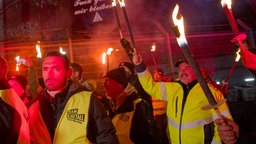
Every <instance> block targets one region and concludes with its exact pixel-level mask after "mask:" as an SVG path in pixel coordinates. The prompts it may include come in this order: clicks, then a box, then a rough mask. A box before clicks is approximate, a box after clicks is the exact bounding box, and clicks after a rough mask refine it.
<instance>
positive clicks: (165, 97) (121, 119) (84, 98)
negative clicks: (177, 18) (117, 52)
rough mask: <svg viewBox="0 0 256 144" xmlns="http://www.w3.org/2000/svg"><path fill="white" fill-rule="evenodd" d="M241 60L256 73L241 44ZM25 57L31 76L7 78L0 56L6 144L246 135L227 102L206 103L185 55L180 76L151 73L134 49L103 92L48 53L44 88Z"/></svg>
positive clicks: (216, 92)
mask: <svg viewBox="0 0 256 144" xmlns="http://www.w3.org/2000/svg"><path fill="white" fill-rule="evenodd" d="M242 60H243V64H244V66H245V67H246V68H248V69H250V70H251V71H252V72H254V74H255V71H256V66H255V64H256V63H255V62H256V55H255V54H253V53H251V52H250V51H248V50H242ZM26 62H27V63H26V65H27V66H28V69H29V72H28V76H22V75H13V76H10V77H9V78H8V77H7V73H8V64H7V62H6V60H5V59H4V58H2V57H0V87H1V90H0V91H1V93H0V109H1V110H0V134H1V139H0V143H3V144H14V143H19V144H28V143H40V144H51V143H56V144H57V143H64V144H66V143H104V144H105V143H107V144H108V143H109V144H118V143H120V144H126V143H127V144H132V143H136V144H168V143H172V144H181V143H185V144H189V143H205V144H210V143H219V144H221V143H226V144H233V143H237V142H239V139H240V137H241V136H242V135H243V132H242V131H240V129H239V125H238V124H236V122H234V121H233V119H232V115H231V113H230V111H229V107H228V105H227V104H226V103H223V104H221V105H220V106H218V107H215V108H212V109H207V110H205V109H204V110H203V109H202V107H204V106H205V105H207V104H208V100H207V97H206V96H205V94H204V92H203V88H202V87H201V86H200V84H199V82H198V81H197V78H196V76H195V73H194V70H193V69H192V67H191V66H190V64H189V63H188V62H187V61H186V60H180V61H178V62H176V63H175V67H176V68H177V69H178V78H177V79H175V80H170V79H168V77H164V74H163V71H162V70H160V69H156V70H155V71H154V73H153V74H152V73H151V72H150V70H149V69H148V68H147V65H146V64H145V62H144V61H143V58H142V57H141V55H140V54H139V53H137V52H136V51H135V52H134V53H133V55H132V63H131V62H121V63H120V64H119V66H118V67H116V68H114V69H111V70H109V71H108V72H107V73H106V74H105V75H104V76H103V78H102V81H103V83H104V84H103V87H104V89H105V92H106V94H105V96H99V95H98V94H97V92H96V87H97V84H96V82H95V81H94V80H93V79H89V80H84V79H83V78H82V75H83V69H82V66H81V65H80V64H79V63H70V62H69V59H68V57H67V56H66V55H63V54H61V53H59V52H55V51H53V52H49V53H48V54H47V55H46V57H45V58H44V61H43V63H42V77H43V82H44V85H43V86H40V85H39V81H38V77H37V74H36V72H35V70H34V68H33V63H32V62H31V61H30V60H29V59H26ZM205 78H206V77H205ZM208 86H209V89H210V91H211V92H212V94H213V96H214V99H215V100H216V101H217V102H219V101H222V100H223V99H224V95H223V93H224V92H223V91H221V90H220V89H219V88H216V86H215V85H214V84H211V82H208ZM99 97H100V98H99ZM102 99H104V101H103V100H102ZM216 109H217V112H216ZM218 112H219V113H220V114H221V115H219V113H218ZM243 136H244V135H243Z"/></svg>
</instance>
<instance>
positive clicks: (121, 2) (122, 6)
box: [118, 0, 135, 48]
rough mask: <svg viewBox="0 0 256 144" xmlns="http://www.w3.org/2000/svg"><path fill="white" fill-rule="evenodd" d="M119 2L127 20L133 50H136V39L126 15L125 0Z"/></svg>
mask: <svg viewBox="0 0 256 144" xmlns="http://www.w3.org/2000/svg"><path fill="white" fill-rule="evenodd" d="M118 1H119V4H120V7H121V9H122V12H123V15H124V19H125V22H126V26H127V28H128V32H129V35H130V38H131V42H132V48H135V42H134V38H133V34H132V29H131V26H130V23H129V19H128V15H127V13H126V9H125V3H124V0H118Z"/></svg>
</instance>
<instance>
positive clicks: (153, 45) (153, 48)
mask: <svg viewBox="0 0 256 144" xmlns="http://www.w3.org/2000/svg"><path fill="white" fill-rule="evenodd" d="M155 51H156V43H155V42H153V43H152V46H151V54H152V58H153V61H154V65H155V69H156V70H158V65H157V62H156V57H155Z"/></svg>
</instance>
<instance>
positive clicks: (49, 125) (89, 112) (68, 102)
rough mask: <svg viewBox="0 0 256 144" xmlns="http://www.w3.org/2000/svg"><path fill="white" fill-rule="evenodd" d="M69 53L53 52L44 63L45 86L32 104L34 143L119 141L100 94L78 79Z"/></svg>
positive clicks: (31, 130) (113, 142)
mask: <svg viewBox="0 0 256 144" xmlns="http://www.w3.org/2000/svg"><path fill="white" fill-rule="evenodd" d="M71 73H72V70H71V68H70V65H69V60H68V58H67V56H66V55H62V54H60V53H59V52H50V53H48V55H47V56H46V57H45V59H44V61H43V65H42V74H43V79H44V83H45V89H44V91H42V93H41V94H40V95H39V96H38V100H37V101H36V102H35V103H34V104H33V105H31V106H30V108H29V124H30V132H31V141H32V142H33V143H45V144H51V143H55V144H57V143H58V144H59V143H62V144H64V143H106V144H116V143H119V142H118V139H117V136H116V134H115V128H114V126H113V124H112V122H111V119H110V118H109V117H108V116H107V114H106V110H105V109H104V107H103V106H102V105H101V104H100V102H99V101H98V99H97V97H96V96H95V95H94V94H93V93H92V92H90V91H87V90H86V89H85V87H81V85H80V84H79V83H78V82H73V83H69V82H68V80H69V79H70V76H71Z"/></svg>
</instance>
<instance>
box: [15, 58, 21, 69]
mask: <svg viewBox="0 0 256 144" xmlns="http://www.w3.org/2000/svg"><path fill="white" fill-rule="evenodd" d="M19 59H20V56H16V57H15V60H16V71H19V66H20V64H19V63H18V61H19Z"/></svg>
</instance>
